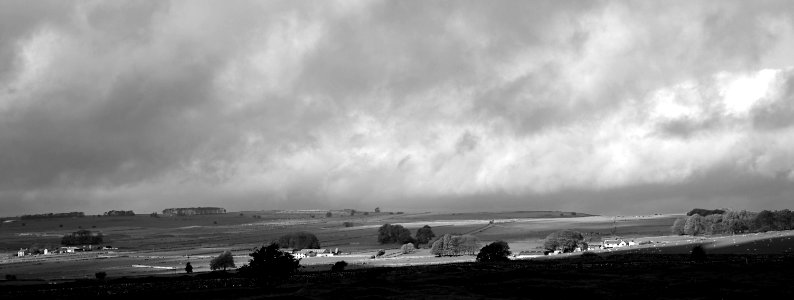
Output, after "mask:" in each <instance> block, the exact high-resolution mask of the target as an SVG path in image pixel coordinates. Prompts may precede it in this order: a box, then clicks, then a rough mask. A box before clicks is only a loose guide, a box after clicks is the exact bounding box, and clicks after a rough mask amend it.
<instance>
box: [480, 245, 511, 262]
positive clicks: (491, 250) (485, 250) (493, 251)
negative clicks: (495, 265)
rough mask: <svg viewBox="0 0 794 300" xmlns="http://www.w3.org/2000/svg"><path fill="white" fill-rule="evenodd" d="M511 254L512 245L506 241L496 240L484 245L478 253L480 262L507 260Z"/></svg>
mask: <svg viewBox="0 0 794 300" xmlns="http://www.w3.org/2000/svg"><path fill="white" fill-rule="evenodd" d="M508 256H510V246H508V245H507V243H506V242H504V241H496V242H493V243H490V244H488V245H486V246H485V247H482V249H480V253H478V254H477V261H478V262H488V261H507V260H509V259H508V258H507V257H508Z"/></svg>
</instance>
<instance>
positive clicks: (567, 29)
mask: <svg viewBox="0 0 794 300" xmlns="http://www.w3.org/2000/svg"><path fill="white" fill-rule="evenodd" d="M791 53H794V2H792V1H784V0H781V1H725V0H714V1H558V0H555V1H319V0H317V1H295V0H289V1H236V0H230V1H121V0H120V1H62V0H42V1H27V0H4V1H0V206H2V207H3V209H2V213H0V215H7V216H10V215H18V214H26V213H45V212H63V211H85V212H86V213H92V214H95V213H101V212H104V211H108V210H111V209H113V210H121V209H123V210H135V211H136V212H138V213H149V212H153V211H161V210H162V209H164V208H168V207H188V206H220V207H225V208H226V209H227V210H230V211H236V210H270V209H342V208H356V209H359V210H372V209H374V208H375V207H381V209H383V210H385V211H389V210H392V211H397V210H404V211H450V210H453V211H499V210H566V211H579V212H589V213H598V214H640V213H669V212H683V211H688V210H689V209H691V208H694V207H703V208H731V209H749V210H756V211H757V210H761V209H782V208H794V207H792V205H791V204H792V203H794V56H793V55H791Z"/></svg>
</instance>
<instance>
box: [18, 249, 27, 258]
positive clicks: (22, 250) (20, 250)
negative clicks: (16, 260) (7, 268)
mask: <svg viewBox="0 0 794 300" xmlns="http://www.w3.org/2000/svg"><path fill="white" fill-rule="evenodd" d="M27 251H28V249H19V251H17V256H18V257H22V256H25V252H27Z"/></svg>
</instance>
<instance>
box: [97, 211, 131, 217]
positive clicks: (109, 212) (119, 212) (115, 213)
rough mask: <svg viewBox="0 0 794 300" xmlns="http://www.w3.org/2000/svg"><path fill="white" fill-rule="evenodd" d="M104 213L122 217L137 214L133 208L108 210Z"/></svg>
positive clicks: (109, 215)
mask: <svg viewBox="0 0 794 300" xmlns="http://www.w3.org/2000/svg"><path fill="white" fill-rule="evenodd" d="M103 215H105V216H108V217H121V216H132V217H134V216H135V212H133V211H131V210H111V211H106V212H105V213H104V214H103Z"/></svg>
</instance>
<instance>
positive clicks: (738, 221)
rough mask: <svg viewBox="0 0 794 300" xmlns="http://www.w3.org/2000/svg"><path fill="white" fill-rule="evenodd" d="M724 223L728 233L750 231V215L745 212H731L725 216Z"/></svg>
mask: <svg viewBox="0 0 794 300" xmlns="http://www.w3.org/2000/svg"><path fill="white" fill-rule="evenodd" d="M722 222H723V223H725V227H726V228H727V231H728V232H730V233H743V232H746V231H747V230H749V229H750V222H751V220H750V213H749V212H747V211H745V210H743V211H733V210H729V211H727V212H725V214H723V217H722Z"/></svg>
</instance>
